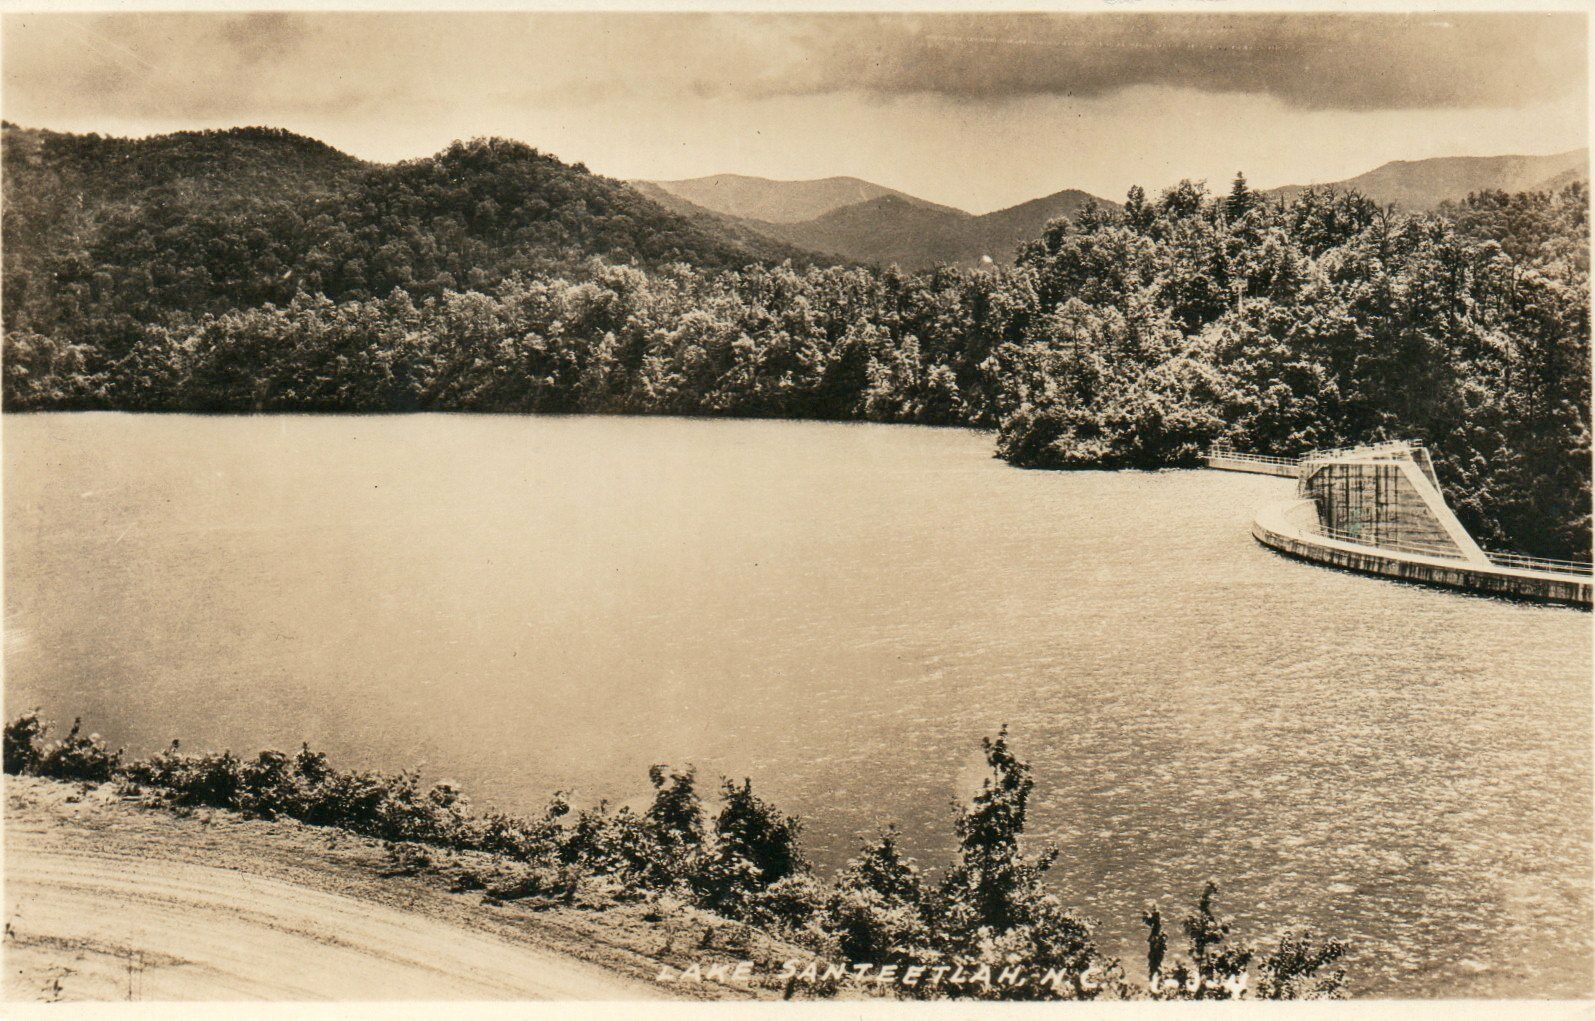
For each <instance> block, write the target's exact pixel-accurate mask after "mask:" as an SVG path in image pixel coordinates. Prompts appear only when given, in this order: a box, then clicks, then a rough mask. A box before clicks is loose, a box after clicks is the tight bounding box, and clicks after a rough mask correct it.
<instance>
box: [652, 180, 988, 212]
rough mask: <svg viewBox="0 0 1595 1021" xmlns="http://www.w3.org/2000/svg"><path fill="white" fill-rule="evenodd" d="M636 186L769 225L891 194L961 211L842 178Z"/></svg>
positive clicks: (694, 182) (917, 203) (672, 183)
mask: <svg viewBox="0 0 1595 1021" xmlns="http://www.w3.org/2000/svg"><path fill="white" fill-rule="evenodd" d="M633 183H634V184H649V185H652V186H653V187H656V188H659V189H660V190H662V191H665V192H667V193H669V194H671V195H674V196H676V197H677V198H680V199H685V200H686V201H688V202H691V203H693V204H694V205H698V206H702V207H703V208H705V209H708V210H711V211H712V212H716V213H720V214H721V215H723V216H735V217H738V218H740V219H744V220H761V221H764V222H766V223H802V222H804V221H807V220H812V219H815V218H816V217H820V216H824V215H825V214H827V213H830V212H833V211H835V210H837V209H841V208H843V207H844V206H852V205H857V204H858V203H860V202H869V201H872V200H874V199H878V198H881V197H883V196H888V195H890V196H895V197H897V198H898V199H900V200H902V201H904V202H907V203H910V204H912V205H917V206H926V207H931V208H935V209H944V210H947V211H949V212H962V210H954V209H952V208H951V207H949V206H938V205H936V203H934V202H927V201H925V200H924V199H921V198H916V197H914V196H913V195H909V194H908V193H906V192H901V191H898V190H897V189H895V188H888V187H886V186H885V185H880V184H875V183H874V182H873V181H865V180H862V179H861V178H857V177H841V176H838V177H819V178H814V179H812V180H798V181H778V180H774V179H772V178H768V177H753V176H750V175H747V174H711V175H710V176H708V177H693V178H687V179H685V180H680V181H647V182H633ZM965 215H967V214H965Z"/></svg>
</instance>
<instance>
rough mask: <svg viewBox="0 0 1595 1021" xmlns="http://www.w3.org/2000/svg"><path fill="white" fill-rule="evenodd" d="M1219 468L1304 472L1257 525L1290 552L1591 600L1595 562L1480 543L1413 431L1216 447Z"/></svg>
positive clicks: (1385, 571) (1337, 563)
mask: <svg viewBox="0 0 1595 1021" xmlns="http://www.w3.org/2000/svg"><path fill="white" fill-rule="evenodd" d="M1207 464H1208V467H1210V468H1216V469H1219V470H1223V471H1241V472H1247V473H1250V474H1263V475H1276V476H1281V477H1294V478H1295V479H1296V495H1295V496H1294V497H1293V498H1291V499H1289V500H1285V501H1280V502H1278V503H1273V504H1269V505H1268V506H1265V507H1263V508H1262V509H1261V510H1259V511H1258V513H1257V516H1256V518H1255V519H1254V520H1253V522H1252V535H1253V537H1255V538H1256V539H1257V541H1258V542H1260V543H1262V544H1263V545H1265V546H1267V547H1269V548H1271V549H1274V550H1276V551H1278V552H1280V553H1284V554H1286V555H1288V556H1292V557H1296V558H1298V559H1301V560H1307V561H1311V562H1314V563H1320V564H1325V565H1327V566H1331V567H1338V568H1342V569H1344V570H1350V571H1357V572H1360V573H1363V574H1373V575H1378V576H1381V577H1387V578H1395V579H1398V580H1402V581H1411V582H1418V583H1421V584H1427V585H1438V586H1441V587H1445V588H1456V589H1463V590H1465V591H1469V592H1477V593H1481V594H1489V595H1499V596H1507V597H1511V598H1517V599H1529V600H1535V601H1539V602H1553V603H1566V604H1570V605H1574V606H1582V607H1589V606H1590V605H1591V601H1592V598H1591V580H1592V578H1591V566H1590V565H1589V564H1588V563H1581V562H1576V561H1561V560H1547V559H1543V558H1537V557H1525V556H1520V555H1517V554H1511V553H1499V552H1491V551H1487V550H1485V549H1483V548H1481V547H1480V546H1479V545H1478V543H1477V542H1475V541H1474V539H1473V537H1472V536H1471V535H1470V534H1468V531H1467V529H1466V528H1464V527H1463V525H1462V523H1461V522H1460V521H1458V520H1457V517H1456V515H1455V513H1453V512H1452V510H1451V508H1450V506H1449V505H1448V504H1447V503H1446V501H1445V496H1444V494H1442V493H1441V491H1440V485H1439V479H1438V477H1437V476H1436V474H1435V470H1434V463H1433V460H1432V459H1431V458H1430V456H1429V452H1428V450H1427V449H1426V448H1425V447H1424V446H1423V445H1422V444H1421V443H1417V442H1414V441H1409V440H1397V441H1391V442H1387V443H1376V444H1367V445H1363V446H1356V447H1345V448H1340V449H1336V450H1325V451H1314V452H1312V453H1310V454H1307V455H1304V456H1302V457H1300V458H1280V457H1272V456H1268V455H1260V454H1245V453H1240V452H1237V451H1233V450H1229V449H1227V448H1222V447H1217V448H1214V449H1212V450H1210V451H1209V452H1208V455H1207Z"/></svg>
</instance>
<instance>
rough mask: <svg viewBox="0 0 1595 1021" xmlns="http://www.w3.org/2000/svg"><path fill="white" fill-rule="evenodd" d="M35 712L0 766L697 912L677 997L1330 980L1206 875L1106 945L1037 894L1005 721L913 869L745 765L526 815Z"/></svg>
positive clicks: (316, 761)
mask: <svg viewBox="0 0 1595 1021" xmlns="http://www.w3.org/2000/svg"><path fill="white" fill-rule="evenodd" d="M49 730H50V728H49V726H48V725H47V724H46V723H45V722H44V721H42V720H41V719H40V718H39V716H38V714H37V713H26V714H23V715H21V716H19V717H17V718H16V719H14V720H12V721H11V722H10V723H8V724H7V725H6V727H5V731H4V767H5V772H6V773H7V774H9V775H11V776H27V777H39V778H45V779H47V780H51V781H58V782H63V783H75V784H81V785H83V787H84V789H85V790H88V789H91V788H92V789H96V790H99V791H110V792H112V793H113V794H115V795H117V796H120V797H123V798H128V799H136V800H138V801H139V802H140V803H141V804H144V805H148V806H156V807H158V808H159V809H161V810H164V811H168V812H172V813H178V814H191V813H193V812H195V811H198V810H221V811H224V812H226V813H228V814H229V815H231V816H236V817H241V818H251V819H264V820H272V819H278V820H296V821H297V822H298V823H302V824H306V825H308V826H310V827H317V828H322V829H325V830H326V831H328V832H334V833H346V834H350V835H354V836H359V837H364V838H372V839H374V840H377V841H381V842H382V846H383V848H384V853H383V860H382V865H381V868H382V871H383V874H384V875H388V876H404V877H415V876H424V877H430V878H435V879H436V880H437V881H439V882H447V883H448V884H449V889H450V890H451V891H452V892H453V893H454V894H457V895H459V896H461V897H471V898H478V899H479V901H480V902H481V903H485V904H488V905H494V904H497V905H505V904H512V905H518V906H532V907H534V908H535V907H536V906H538V905H543V906H547V907H550V908H556V907H569V906H572V905H579V906H580V907H581V908H582V909H583V910H584V911H587V912H593V913H596V914H595V915H593V917H602V916H603V914H604V913H605V912H614V913H615V917H617V918H621V917H624V918H625V919H627V920H629V921H630V922H631V923H632V924H644V925H646V926H651V927H655V928H658V927H667V928H668V927H669V926H670V925H671V924H672V921H680V919H681V918H682V917H683V916H686V915H691V916H692V917H696V918H699V919H708V920H709V924H708V926H707V928H706V929H705V930H704V935H703V936H702V940H701V944H700V945H699V946H697V947H686V946H684V947H680V948H677V950H678V952H676V953H675V954H674V956H669V955H661V956H660V957H659V958H658V959H659V960H660V962H661V964H660V967H659V971H658V973H657V974H656V975H655V976H653V977H654V979H655V980H656V981H658V982H660V983H661V985H663V986H665V987H666V988H668V989H672V990H675V991H677V992H678V993H680V994H683V995H712V994H713V993H714V992H715V991H716V990H720V991H723V989H724V988H725V987H726V983H725V981H724V980H722V981H721V983H720V985H715V984H714V983H713V982H711V983H710V984H709V986H708V987H705V986H703V985H702V984H701V971H699V969H701V968H702V967H704V966H705V960H707V961H708V965H707V966H710V967H713V966H715V964H714V962H717V961H718V962H719V965H718V967H719V968H720V969H721V970H725V969H728V968H734V967H735V966H736V965H737V964H738V963H739V962H744V961H745V962H748V963H747V964H746V965H745V967H747V968H748V969H750V970H753V971H755V972H756V973H757V975H758V978H757V979H755V980H754V981H755V982H756V983H758V984H759V988H761V989H762V990H763V991H764V992H765V993H766V994H767V995H780V996H784V997H814V996H836V995H842V996H852V995H884V996H900V997H909V998H926V999H929V998H968V999H1004V1000H1031V999H1064V1000H1121V999H1137V1000H1138V999H1160V1000H1189V999H1203V1000H1206V999H1224V1000H1228V999H1318V998H1335V997H1339V996H1342V995H1344V993H1345V989H1346V973H1345V970H1344V968H1343V967H1342V962H1343V958H1344V957H1345V955H1346V953H1347V947H1346V945H1345V944H1343V943H1342V942H1340V941H1338V940H1336V939H1333V938H1324V937H1320V936H1318V935H1315V934H1313V933H1311V932H1304V931H1293V932H1289V933H1287V934H1286V935H1284V936H1282V937H1281V938H1279V940H1278V941H1277V942H1275V943H1273V944H1271V945H1268V946H1262V945H1253V944H1251V943H1248V942H1246V941H1244V940H1243V939H1241V938H1240V936H1239V935H1238V934H1237V933H1234V932H1233V931H1232V923H1231V921H1230V920H1229V919H1227V918H1225V917H1223V916H1221V915H1220V914H1219V913H1218V910H1217V904H1216V901H1215V898H1216V894H1217V888H1216V886H1215V885H1214V884H1212V883H1209V884H1208V885H1207V887H1206V889H1205V890H1203V891H1200V895H1199V897H1198V899H1197V901H1196V903H1195V905H1194V907H1193V908H1191V909H1190V910H1188V911H1187V912H1185V913H1184V914H1183V916H1182V917H1180V918H1179V919H1178V920H1177V921H1176V920H1175V919H1166V918H1165V916H1164V915H1163V913H1162V911H1161V910H1160V909H1159V908H1158V907H1157V906H1156V905H1148V907H1147V909H1146V911H1145V914H1144V915H1143V918H1142V922H1143V924H1144V926H1145V927H1146V933H1147V936H1146V956H1145V959H1144V960H1142V961H1135V962H1131V963H1126V962H1121V961H1120V960H1117V959H1115V958H1113V957H1111V956H1109V955H1107V954H1106V953H1104V952H1103V951H1102V950H1101V949H1100V948H1099V947H1098V945H1097V942H1096V940H1095V938H1094V935H1093V931H1092V926H1091V924H1090V922H1089V921H1088V920H1086V919H1085V918H1083V917H1082V916H1080V915H1079V914H1077V913H1076V912H1073V911H1071V910H1069V909H1067V908H1066V907H1065V906H1064V905H1063V904H1062V903H1060V901H1059V900H1058V898H1057V897H1056V896H1054V895H1053V894H1051V893H1049V892H1048V891H1047V888H1046V882H1045V877H1046V874H1047V872H1048V870H1049V868H1051V866H1052V864H1053V862H1054V859H1055V857H1056V854H1057V852H1056V851H1055V850H1052V849H1048V848H1035V847H1032V846H1031V845H1030V842H1028V841H1027V840H1026V839H1025V837H1024V831H1025V825H1026V815H1027V808H1028V803H1029V798H1030V794H1031V791H1032V788H1033V780H1032V779H1031V773H1030V768H1029V766H1028V765H1027V764H1026V763H1025V762H1024V761H1023V760H1021V759H1019V758H1018V757H1017V756H1016V755H1015V753H1014V751H1013V749H1012V748H1011V747H1010V745H1009V742H1008V737H1007V733H1006V730H1003V731H1001V732H999V733H998V734H997V736H996V737H995V738H988V739H984V740H983V741H982V749H983V751H984V758H985V763H986V767H987V769H986V774H985V776H984V778H983V780H982V784H981V787H980V790H979V791H978V792H976V793H975V794H974V795H973V796H972V797H971V798H970V799H969V800H968V801H967V802H966V803H964V804H963V805H961V806H958V807H957V808H956V810H955V812H954V817H953V828H954V833H955V835H956V838H957V848H956V851H955V853H954V855H953V857H952V859H951V860H950V861H949V862H947V863H946V864H945V865H944V866H943V867H941V868H940V869H936V870H927V869H923V868H921V867H920V866H919V865H918V864H917V863H916V862H914V861H913V860H912V859H911V858H909V857H907V856H906V855H905V854H904V853H903V852H902V850H901V848H900V846H899V842H898V837H897V834H896V832H895V830H893V829H892V828H891V827H889V826H888V827H886V828H884V829H882V830H881V831H880V833H879V835H878V836H877V837H876V838H874V839H873V840H871V841H868V842H866V844H865V846H863V847H861V848H860V850H859V852H858V854H857V856H855V857H854V858H853V859H852V860H851V861H850V862H848V863H847V865H845V866H844V867H843V868H842V869H841V870H840V871H839V872H837V874H836V875H834V876H833V877H830V878H824V877H821V876H819V875H817V874H816V872H815V871H814V870H813V869H812V868H811V867H810V865H809V863H808V862H807V860H806V859H805V857H804V855H803V851H802V847H801V842H800V839H799V837H800V833H801V830H802V824H801V821H800V820H799V819H797V818H795V817H792V816H788V815H785V814H783V813H782V812H780V811H779V810H778V809H777V808H776V807H775V806H773V805H771V804H769V803H768V802H766V801H764V800H763V799H762V798H760V797H759V796H758V794H757V793H755V792H754V790H753V788H752V785H751V783H750V782H749V781H747V780H743V781H742V782H740V783H738V782H734V781H732V780H723V781H722V782H721V784H720V787H719V789H718V791H717V800H716V802H715V803H714V804H706V803H705V801H704V799H703V798H702V797H701V796H700V794H699V790H698V779H697V777H696V775H695V774H694V772H693V771H692V770H691V769H685V770H671V769H668V768H667V767H664V766H655V767H653V768H652V769H651V770H650V771H649V775H648V779H649V783H650V786H651V788H652V791H651V795H650V796H649V797H648V800H647V804H646V807H641V808H636V809H634V808H632V807H629V806H622V807H619V808H614V807H612V806H610V805H608V804H599V805H597V806H593V807H589V808H583V809H579V810H578V809H575V808H573V806H572V804H571V802H570V799H569V797H568V795H566V794H563V793H555V794H554V795H552V796H551V798H550V800H549V803H548V807H547V809H546V810H545V811H544V812H543V813H542V814H541V815H540V816H537V817H535V818H517V817H512V816H508V815H505V814H502V813H499V812H493V811H485V812H476V811H473V810H472V809H471V808H470V806H469V803H468V801H467V799H466V798H465V796H464V795H463V794H462V793H461V792H460V791H459V790H458V789H456V788H455V787H453V786H452V785H449V784H446V783H443V784H435V785H431V786H423V785H422V784H421V781H420V777H419V774H418V773H417V772H415V771H403V772H398V773H382V772H373V771H348V770H340V769H338V768H335V767H334V766H332V765H331V764H330V763H329V762H328V761H327V758H326V756H325V755H322V754H319V753H316V752H312V751H310V750H309V749H308V748H302V749H301V750H300V751H299V752H297V753H295V754H285V753H281V752H274V751H267V752H262V753H260V754H259V755H258V756H256V757H255V758H253V759H241V758H239V757H237V756H234V755H232V754H230V753H227V752H223V753H220V754H217V753H208V752H207V753H198V754H196V753H189V752H184V751H183V750H181V748H180V746H179V745H178V743H177V742H175V741H174V742H173V744H172V746H171V747H170V748H169V749H167V750H166V751H164V752H162V753H160V754H157V755H154V756H151V757H149V758H145V759H138V760H126V759H125V758H124V756H123V755H122V753H121V752H119V751H112V750H110V749H109V748H107V747H106V745H105V743H104V741H103V740H101V739H100V738H99V737H98V735H93V734H85V733H83V731H82V728H81V725H80V723H74V724H73V726H72V727H71V729H70V730H69V731H68V732H67V733H66V734H65V735H63V736H61V737H60V738H58V739H52V738H51V737H50V734H49ZM179 854H180V852H179ZM728 927H729V930H730V932H731V933H732V936H731V937H730V938H719V939H718V940H717V939H716V937H715V933H716V932H717V931H721V930H724V929H726V928H728ZM632 942H633V944H636V943H637V942H638V941H637V940H635V939H634V940H632ZM669 943H670V941H669V940H667V941H666V948H665V949H669ZM714 944H718V945H714ZM655 949H656V953H660V951H658V948H655ZM711 949H712V950H713V953H710V951H711ZM727 961H729V962H730V963H729V964H727V963H726V962H727ZM633 970H635V969H633ZM882 976H889V979H890V980H889V981H888V980H885V979H883V978H882ZM695 980H696V981H695Z"/></svg>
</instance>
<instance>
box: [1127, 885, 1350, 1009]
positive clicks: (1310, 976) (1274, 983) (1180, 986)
mask: <svg viewBox="0 0 1595 1021" xmlns="http://www.w3.org/2000/svg"><path fill="white" fill-rule="evenodd" d="M1217 893H1218V885H1217V884H1215V883H1213V882H1211V881H1209V882H1208V884H1207V886H1206V887H1205V888H1204V889H1203V890H1202V896H1201V898H1200V899H1199V900H1198V901H1197V904H1196V909H1195V910H1194V911H1193V912H1191V913H1190V914H1189V915H1187V916H1186V917H1185V919H1184V921H1183V922H1182V923H1181V925H1182V928H1183V929H1184V930H1185V936H1186V941H1187V948H1188V950H1187V956H1186V957H1185V959H1182V960H1176V961H1175V962H1174V964H1173V966H1172V967H1166V966H1165V965H1166V958H1167V953H1168V937H1167V936H1166V935H1165V933H1164V931H1163V917H1162V914H1161V913H1160V912H1159V911H1158V910H1157V908H1156V907H1155V906H1153V907H1150V908H1149V909H1148V910H1147V912H1146V914H1145V915H1144V916H1143V918H1142V921H1143V922H1145V924H1146V926H1147V987H1148V990H1149V992H1150V993H1151V995H1152V996H1153V998H1155V999H1164V1000H1231V999H1246V998H1253V999H1263V1000H1296V999H1331V998H1335V997H1338V996H1339V995H1340V994H1341V992H1342V990H1343V988H1344V983H1345V973H1344V972H1343V971H1341V970H1339V969H1334V970H1326V969H1328V967H1329V965H1331V964H1333V963H1334V962H1336V961H1338V960H1339V959H1340V958H1341V957H1342V956H1343V955H1344V954H1345V951H1346V948H1345V945H1344V944H1342V943H1340V942H1338V941H1336V940H1324V941H1319V940H1318V939H1317V938H1315V937H1314V936H1313V935H1312V934H1311V933H1291V934H1288V935H1286V936H1285V937H1284V938H1283V939H1281V940H1280V943H1279V947H1278V948H1277V949H1275V950H1274V951H1273V952H1271V953H1269V954H1266V955H1264V956H1262V957H1261V958H1260V959H1259V958H1258V955H1257V952H1256V950H1254V949H1253V948H1252V947H1251V946H1249V945H1247V944H1245V943H1236V942H1233V941H1232V940H1231V939H1230V930H1231V929H1232V928H1233V923H1232V922H1231V920H1230V919H1228V918H1224V917H1221V916H1219V915H1217V914H1216V913H1215V912H1214V910H1213V898H1214V897H1215V896H1216V895H1217ZM1254 960H1256V961H1257V968H1256V978H1257V982H1256V986H1255V988H1253V986H1252V979H1253V974H1252V968H1251V965H1252V962H1253V961H1254Z"/></svg>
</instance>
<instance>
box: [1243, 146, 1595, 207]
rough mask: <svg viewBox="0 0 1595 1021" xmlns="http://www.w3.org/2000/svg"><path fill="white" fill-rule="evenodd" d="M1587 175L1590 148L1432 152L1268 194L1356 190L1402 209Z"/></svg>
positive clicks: (1285, 195)
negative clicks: (1541, 152)
mask: <svg viewBox="0 0 1595 1021" xmlns="http://www.w3.org/2000/svg"><path fill="white" fill-rule="evenodd" d="M1579 176H1583V177H1588V176H1589V150H1588V149H1569V150H1568V151H1567V152H1560V153H1553V154H1551V155H1548V156H1521V155H1506V156H1436V157H1433V158H1431V159H1423V160H1391V161H1390V162H1388V163H1383V164H1380V165H1379V166H1377V167H1375V168H1374V169H1372V170H1370V171H1368V172H1367V173H1365V174H1358V175H1357V176H1356V177H1350V178H1347V179H1345V180H1343V181H1330V182H1325V183H1320V184H1314V185H1303V184H1288V185H1285V186H1283V187H1280V188H1271V189H1269V190H1268V191H1267V192H1266V194H1269V195H1273V196H1277V197H1279V198H1284V199H1291V198H1294V197H1295V196H1297V195H1300V194H1301V193H1302V192H1304V191H1306V190H1307V189H1308V188H1309V187H1313V188H1333V189H1336V190H1340V191H1355V192H1360V193H1361V194H1363V195H1366V196H1367V197H1368V198H1371V199H1373V200H1374V201H1375V202H1379V203H1381V204H1391V205H1398V206H1401V207H1403V208H1406V209H1412V210H1423V209H1433V208H1434V207H1435V206H1438V205H1439V204H1440V203H1442V202H1445V201H1448V200H1449V201H1456V200H1459V199H1463V198H1466V197H1467V196H1468V193H1469V192H1475V191H1488V190H1492V189H1499V190H1501V191H1508V192H1515V191H1531V190H1537V189H1539V188H1541V187H1542V186H1543V185H1544V184H1545V183H1546V182H1549V181H1553V180H1562V179H1566V180H1573V179H1576V178H1578V177H1579Z"/></svg>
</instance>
